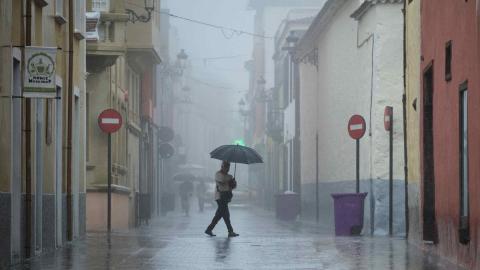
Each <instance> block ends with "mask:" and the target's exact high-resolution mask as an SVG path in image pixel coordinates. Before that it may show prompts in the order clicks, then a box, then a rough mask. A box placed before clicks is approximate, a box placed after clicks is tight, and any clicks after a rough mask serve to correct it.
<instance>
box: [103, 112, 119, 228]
mask: <svg viewBox="0 0 480 270" xmlns="http://www.w3.org/2000/svg"><path fill="white" fill-rule="evenodd" d="M98 126H99V127H100V129H101V130H102V131H103V132H105V133H107V134H108V185H107V196H108V199H107V200H108V206H107V230H108V232H110V231H111V230H112V136H111V135H112V133H114V132H117V131H118V130H119V129H120V128H121V127H122V115H121V114H120V113H119V112H117V111H116V110H114V109H106V110H104V111H103V112H102V113H100V115H99V116H98Z"/></svg>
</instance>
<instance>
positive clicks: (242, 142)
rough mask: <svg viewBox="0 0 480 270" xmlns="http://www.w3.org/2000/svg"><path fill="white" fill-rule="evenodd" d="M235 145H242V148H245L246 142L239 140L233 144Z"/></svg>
mask: <svg viewBox="0 0 480 270" xmlns="http://www.w3.org/2000/svg"><path fill="white" fill-rule="evenodd" d="M233 144H234V145H241V146H245V142H244V141H243V140H242V139H238V140H235V141H234V142H233Z"/></svg>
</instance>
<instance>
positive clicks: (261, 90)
mask: <svg viewBox="0 0 480 270" xmlns="http://www.w3.org/2000/svg"><path fill="white" fill-rule="evenodd" d="M265 84H267V82H266V81H265V78H263V76H261V77H260V78H259V79H258V80H257V86H258V87H257V92H256V94H255V98H256V100H257V101H258V102H267V101H268V97H267V93H266V92H265Z"/></svg>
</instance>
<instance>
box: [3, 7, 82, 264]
mask: <svg viewBox="0 0 480 270" xmlns="http://www.w3.org/2000/svg"><path fill="white" fill-rule="evenodd" d="M0 14H2V16H0V61H1V63H2V65H1V66H0V126H1V127H2V129H1V131H0V160H1V162H0V216H1V217H2V220H1V222H0V268H2V269H3V268H4V267H6V266H8V265H11V264H15V263H18V262H19V261H21V260H23V259H24V258H27V257H30V256H34V255H38V254H39V253H41V252H44V251H46V250H51V249H54V248H56V247H58V246H61V245H62V244H63V243H65V241H70V240H73V239H75V238H79V237H81V236H82V235H83V234H84V233H85V163H84V160H85V156H84V152H85V151H84V150H85V149H84V147H83V146H84V145H85V143H84V140H85V136H84V134H85V133H84V131H85V126H84V122H85V121H84V120H85V119H84V115H85V75H86V73H85V41H84V31H85V21H84V16H83V14H85V8H84V1H83V0H75V1H74V0H65V1H60V0H37V1H33V0H3V1H0ZM31 46H35V47H37V48H34V49H33V48H31ZM35 76H36V77H35ZM24 78H25V79H24ZM32 84H33V85H34V86H32ZM32 87H33V88H34V89H36V92H35V93H32V92H30V90H31V89H33V88H32ZM27 90H28V91H27ZM32 95H33V96H35V97H36V98H31V97H32ZM27 96H28V97H27Z"/></svg>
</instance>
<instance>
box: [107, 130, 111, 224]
mask: <svg viewBox="0 0 480 270" xmlns="http://www.w3.org/2000/svg"><path fill="white" fill-rule="evenodd" d="M107 196H108V199H107V200H108V206H107V229H108V232H110V231H111V230H112V135H111V134H110V133H108V186H107Z"/></svg>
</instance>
